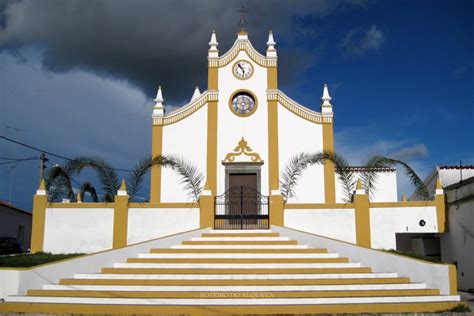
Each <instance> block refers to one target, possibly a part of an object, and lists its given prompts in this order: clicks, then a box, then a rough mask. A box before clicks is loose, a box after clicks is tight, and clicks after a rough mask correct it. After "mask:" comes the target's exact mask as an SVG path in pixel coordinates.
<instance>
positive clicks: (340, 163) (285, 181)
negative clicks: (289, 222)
mask: <svg viewBox="0 0 474 316" xmlns="http://www.w3.org/2000/svg"><path fill="white" fill-rule="evenodd" d="M326 161H331V162H332V163H334V166H335V172H336V174H337V175H338V179H339V181H340V183H341V184H342V190H343V194H344V197H345V200H346V201H347V202H350V201H352V197H353V194H354V191H355V188H356V184H357V180H358V179H357V178H356V173H355V172H354V169H353V168H352V167H351V166H350V164H349V162H348V160H347V159H345V158H344V157H343V156H341V155H339V154H337V153H331V152H319V153H312V154H308V153H299V154H297V155H295V156H293V157H292V158H291V159H290V161H289V163H288V165H287V166H286V167H285V170H283V172H282V175H281V178H282V181H281V182H280V188H281V193H282V195H283V197H284V199H285V201H287V200H288V199H289V198H291V197H293V196H295V192H294V189H295V187H296V184H297V181H298V179H299V178H300V177H301V175H302V173H303V171H304V170H305V169H306V168H308V167H309V166H312V165H314V164H324V163H325V162H326ZM395 165H401V166H402V167H403V168H404V170H405V173H406V174H407V175H408V176H409V177H410V180H411V183H412V184H413V185H414V186H415V188H416V192H417V193H418V194H419V195H420V196H422V197H423V199H425V200H426V199H428V198H429V194H428V190H427V189H426V186H425V184H424V183H423V181H422V180H421V179H420V177H418V175H417V174H416V172H415V171H414V170H413V169H412V168H410V166H409V165H408V164H406V163H405V162H403V161H401V160H397V159H392V158H387V157H384V156H373V157H371V158H370V159H369V160H368V161H367V163H366V164H365V165H364V166H363V171H362V173H361V175H360V177H361V180H362V182H363V186H364V189H365V192H366V193H367V194H368V195H369V197H370V198H373V194H374V190H375V187H376V182H377V177H378V174H377V170H379V169H380V168H387V167H393V166H395Z"/></svg>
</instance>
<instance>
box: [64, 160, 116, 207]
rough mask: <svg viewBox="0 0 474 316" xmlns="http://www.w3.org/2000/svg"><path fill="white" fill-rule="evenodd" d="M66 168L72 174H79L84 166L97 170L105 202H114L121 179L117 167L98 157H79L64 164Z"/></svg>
mask: <svg viewBox="0 0 474 316" xmlns="http://www.w3.org/2000/svg"><path fill="white" fill-rule="evenodd" d="M63 168H64V170H65V171H66V172H67V173H68V174H69V175H70V176H72V175H79V174H80V173H81V172H82V170H84V168H92V169H93V170H94V171H96V172H97V175H98V176H99V180H100V183H101V185H102V191H103V193H104V201H105V202H113V201H114V197H115V195H116V194H117V191H118V189H119V188H120V181H119V177H118V175H117V172H116V171H115V169H114V168H113V167H112V166H111V165H110V164H109V163H108V162H107V161H105V160H103V159H101V158H98V157H77V158H75V159H73V160H70V161H68V162H67V163H66V164H65V165H64V167H63Z"/></svg>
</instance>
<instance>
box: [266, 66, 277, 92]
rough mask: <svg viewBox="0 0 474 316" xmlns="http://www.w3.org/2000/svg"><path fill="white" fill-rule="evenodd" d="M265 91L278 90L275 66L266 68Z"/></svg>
mask: <svg viewBox="0 0 474 316" xmlns="http://www.w3.org/2000/svg"><path fill="white" fill-rule="evenodd" d="M267 89H269V90H276V89H278V68H277V67H276V66H275V67H268V68H267Z"/></svg>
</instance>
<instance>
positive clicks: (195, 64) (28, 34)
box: [0, 0, 366, 102]
mask: <svg viewBox="0 0 474 316" xmlns="http://www.w3.org/2000/svg"><path fill="white" fill-rule="evenodd" d="M244 4H245V5H246V6H248V7H249V9H250V13H249V14H248V21H249V26H248V29H249V32H250V36H251V40H252V43H253V44H254V45H255V46H256V48H257V49H259V50H260V51H261V52H264V50H265V48H266V46H265V42H266V39H267V32H268V30H269V29H273V30H274V33H275V36H276V40H277V42H279V45H280V47H283V48H282V49H284V50H285V49H286V50H287V51H288V54H287V55H286V56H287V57H286V58H285V61H284V63H285V64H286V65H288V64H293V63H301V62H302V61H303V62H305V63H311V62H314V60H315V58H316V52H317V51H309V52H306V53H302V50H294V51H292V48H290V47H292V46H293V45H291V44H292V43H294V42H293V41H294V40H297V41H301V40H304V39H305V38H306V39H308V40H315V39H316V40H317V36H316V38H315V32H314V30H313V29H305V28H304V27H303V26H302V25H299V24H298V22H297V19H295V17H312V18H316V19H318V18H322V17H325V16H327V15H330V14H332V13H333V12H335V11H337V10H341V9H344V8H348V7H352V6H358V7H364V6H365V5H366V2H365V1H334V0H322V1H298V2H288V1H252V2H251V1H247V2H245V3H244ZM240 5H242V1H217V0H214V1H211V0H208V1H156V0H138V1H123V0H114V1H85V0H67V1H54V0H51V1H49V0H43V1H7V2H1V3H0V49H8V50H9V51H15V50H16V51H18V50H21V48H22V47H24V46H28V45H39V46H40V47H43V48H44V55H43V67H44V68H45V69H47V70H48V71H52V72H66V71H69V70H71V69H83V70H87V71H91V72H94V73H96V74H99V75H101V76H106V77H114V78H119V79H124V80H127V81H129V82H130V83H131V84H133V85H136V86H137V87H139V88H140V89H142V90H143V91H144V92H145V93H146V94H147V95H148V96H152V95H153V94H154V93H155V90H156V86H157V85H158V84H159V83H160V84H162V85H163V86H164V89H165V98H167V100H171V101H175V102H180V101H182V100H183V99H184V98H187V97H188V95H187V94H189V95H190V94H191V93H192V88H193V87H194V85H196V84H200V85H201V88H202V89H205V85H206V82H205V80H206V76H207V74H206V71H207V70H206V62H207V60H206V57H207V50H208V44H207V42H208V41H209V37H210V33H211V31H212V30H213V29H215V30H216V31H217V35H218V41H219V42H220V45H219V49H220V52H221V53H224V52H225V51H226V50H227V49H228V48H229V46H230V45H231V44H232V42H233V41H234V39H235V33H236V32H237V31H238V25H237V24H238V14H237V13H236V10H237V9H238V8H239V7H240ZM293 38H294V39H293ZM285 42H286V45H285ZM285 47H286V48H285ZM285 64H282V65H281V67H280V68H281V69H282V70H283V71H282V72H280V78H281V81H282V83H283V84H284V83H285V80H288V81H289V78H290V77H289V75H288V74H287V73H286V72H285V69H289V68H290V67H285Z"/></svg>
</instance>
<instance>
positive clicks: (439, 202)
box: [434, 194, 446, 233]
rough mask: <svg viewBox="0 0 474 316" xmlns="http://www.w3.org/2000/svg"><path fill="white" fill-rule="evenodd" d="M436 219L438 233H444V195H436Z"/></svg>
mask: <svg viewBox="0 0 474 316" xmlns="http://www.w3.org/2000/svg"><path fill="white" fill-rule="evenodd" d="M434 203H435V205H436V219H437V222H438V232H440V233H444V232H445V231H446V204H445V201H444V194H436V195H435V201H434Z"/></svg>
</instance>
